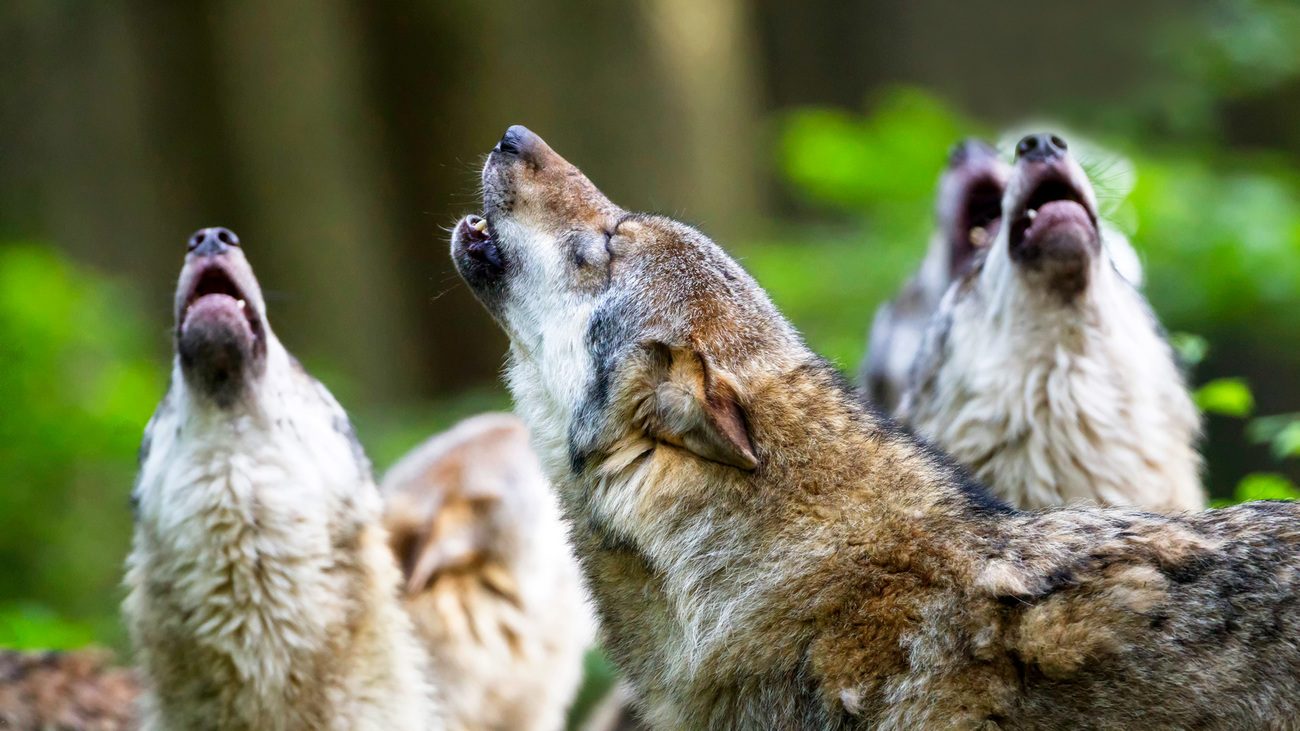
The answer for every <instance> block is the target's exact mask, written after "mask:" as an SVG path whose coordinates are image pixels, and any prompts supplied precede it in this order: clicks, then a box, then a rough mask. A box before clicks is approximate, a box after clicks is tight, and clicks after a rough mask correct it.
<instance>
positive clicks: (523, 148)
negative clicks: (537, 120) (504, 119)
mask: <svg viewBox="0 0 1300 731" xmlns="http://www.w3.org/2000/svg"><path fill="white" fill-rule="evenodd" d="M541 146H542V138H541V137H538V136H537V135H536V134H533V132H532V130H530V129H528V128H527V127H525V126H523V125H522V124H516V125H514V126H512V127H511V128H510V129H508V130H506V133H505V134H504V135H502V136H501V141H500V142H498V143H497V146H496V147H494V148H492V149H493V150H494V151H496V152H500V153H504V154H506V155H515V156H517V157H520V158H522V159H524V160H529V161H533V160H534V158H535V157H536V154H537V151H538V150H539V149H540V148H541Z"/></svg>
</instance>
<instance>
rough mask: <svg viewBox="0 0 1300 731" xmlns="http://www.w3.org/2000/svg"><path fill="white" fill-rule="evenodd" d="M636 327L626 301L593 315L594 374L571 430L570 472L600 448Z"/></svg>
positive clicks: (609, 302) (610, 302)
mask: <svg viewBox="0 0 1300 731" xmlns="http://www.w3.org/2000/svg"><path fill="white" fill-rule="evenodd" d="M635 334H636V326H635V324H634V323H633V312H632V308H631V306H630V303H629V302H628V301H627V300H626V299H621V298H610V299H606V300H605V301H604V302H602V303H601V305H600V306H599V307H597V308H596V311H595V312H594V313H593V314H592V316H591V322H590V323H589V324H588V326H587V334H586V337H585V340H586V346H587V353H588V355H589V356H590V357H591V366H592V375H591V382H590V383H589V384H588V386H587V398H586V399H585V400H584V401H583V402H582V404H581V405H579V406H578V410H577V413H576V414H575V415H574V419H573V423H572V424H571V425H570V427H569V469H571V470H572V471H573V472H574V474H578V473H581V472H582V471H583V470H584V469H586V466H587V459H588V457H589V456H590V454H591V452H592V451H593V450H594V449H595V448H596V446H597V441H598V439H599V436H600V432H601V430H602V428H603V425H604V415H605V409H606V407H608V406H609V392H610V388H611V386H612V384H613V379H614V374H615V372H616V366H617V365H618V361H619V359H620V356H621V355H622V354H623V353H624V352H625V351H626V349H627V347H628V346H629V345H631V344H632V343H633V341H634V338H635Z"/></svg>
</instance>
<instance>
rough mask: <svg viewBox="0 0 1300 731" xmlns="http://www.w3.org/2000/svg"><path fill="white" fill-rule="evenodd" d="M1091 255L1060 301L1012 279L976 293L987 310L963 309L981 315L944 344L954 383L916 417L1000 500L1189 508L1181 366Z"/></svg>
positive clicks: (1125, 288) (1191, 465) (1116, 279)
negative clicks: (1083, 275) (1081, 282)
mask: <svg viewBox="0 0 1300 731" xmlns="http://www.w3.org/2000/svg"><path fill="white" fill-rule="evenodd" d="M1103 265H1104V268H1101V270H1100V271H1098V272H1096V273H1095V274H1096V276H1094V278H1093V282H1092V283H1091V284H1090V286H1089V287H1088V289H1087V290H1085V291H1084V292H1083V293H1082V294H1081V295H1080V296H1079V298H1078V299H1077V300H1076V301H1075V302H1074V303H1072V304H1069V305H1064V304H1061V303H1060V302H1054V301H1052V298H1051V295H1050V293H1044V292H1032V291H1026V290H1027V288H1025V287H1024V286H1023V283H1020V282H1017V285H1018V287H1019V289H1020V293H1019V295H1020V296H1018V297H1015V298H1013V299H1010V300H1004V301H998V300H997V299H996V297H998V296H999V295H1000V294H1002V293H996V292H994V293H989V292H984V293H980V294H983V295H984V296H990V295H991V299H989V300H986V301H985V302H983V303H982V305H983V306H984V307H989V308H991V309H992V310H993V312H994V313H995V314H994V315H992V316H991V317H988V316H985V315H981V314H979V312H978V309H979V308H978V307H977V308H975V310H974V311H973V312H972V313H971V317H972V318H973V319H975V320H978V319H979V318H982V317H988V319H987V320H985V322H984V323H983V324H982V325H981V324H978V323H976V322H968V323H966V326H965V328H964V329H966V330H967V331H968V332H969V333H971V334H973V335H978V337H968V338H961V337H954V339H953V340H952V342H951V347H952V351H951V352H950V353H949V354H948V356H947V361H948V363H947V366H946V367H947V368H950V369H952V371H953V372H954V373H962V374H964V381H965V382H964V383H961V384H950V385H951V386H955V390H953V391H952V392H951V393H948V394H946V395H943V394H941V395H938V396H933V397H932V400H933V401H936V402H938V403H943V404H946V405H947V406H946V409H947V410H946V411H945V410H943V409H938V410H934V409H931V410H929V413H928V414H927V415H926V416H925V417H924V418H922V419H918V420H917V423H916V426H917V428H918V430H919V431H920V432H922V433H923V434H925V435H926V436H927V437H929V438H932V439H934V440H935V441H936V442H937V443H938V444H939V445H940V446H941V447H943V448H944V449H946V450H948V451H949V452H951V453H952V454H953V455H954V456H955V457H957V458H958V459H959V460H961V461H963V462H965V463H967V464H968V465H969V466H970V468H971V469H972V471H973V472H974V473H975V474H976V476H977V477H979V478H980V479H981V480H985V481H987V482H988V483H989V484H991V485H993V486H994V487H995V488H996V489H997V491H998V492H999V493H1000V494H1002V495H1003V496H1004V497H1006V498H1007V499H1009V500H1010V501H1012V502H1013V503H1017V504H1022V505H1032V506H1044V505H1055V504H1062V503H1066V502H1070V501H1072V500H1078V499H1093V500H1095V499H1101V500H1103V501H1105V502H1110V503H1115V504H1120V505H1126V504H1133V503H1134V501H1135V500H1136V501H1137V502H1138V503H1139V504H1143V505H1145V506H1147V507H1164V508H1180V509H1191V508H1195V507H1199V503H1200V497H1199V480H1198V479H1197V477H1196V472H1197V469H1198V467H1197V461H1196V457H1195V454H1194V451H1193V450H1192V449H1191V446H1190V445H1191V443H1192V441H1193V439H1194V435H1195V433H1196V430H1197V426H1196V416H1195V412H1194V409H1193V408H1192V406H1191V402H1190V401H1189V400H1188V398H1187V396H1186V392H1185V390H1184V389H1183V386H1182V376H1181V375H1180V374H1179V373H1178V371H1177V369H1176V367H1175V366H1174V363H1173V358H1172V355H1171V353H1170V352H1169V349H1168V346H1167V345H1166V344H1165V343H1164V341H1163V340H1162V339H1161V338H1160V336H1159V333H1158V332H1157V329H1156V324H1155V321H1154V319H1153V317H1152V315H1151V313H1150V311H1149V310H1148V308H1147V306H1146V303H1145V302H1144V301H1143V299H1142V297H1141V295H1139V294H1138V293H1137V292H1136V291H1135V290H1134V289H1133V288H1132V287H1131V286H1130V285H1128V284H1127V283H1126V282H1125V281H1123V280H1122V278H1121V277H1120V275H1119V274H1118V273H1117V272H1115V271H1114V270H1113V269H1111V268H1110V267H1109V264H1108V262H1103ZM941 380H942V379H941ZM990 414H993V415H997V419H996V420H995V422H989V423H983V421H984V420H985V419H987V418H988V415H990ZM1139 496H1140V497H1139Z"/></svg>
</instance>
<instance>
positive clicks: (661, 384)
mask: <svg viewBox="0 0 1300 731" xmlns="http://www.w3.org/2000/svg"><path fill="white" fill-rule="evenodd" d="M483 191H484V192H483V217H484V218H485V219H486V221H487V225H486V226H485V227H483V229H482V230H479V229H478V228H477V227H476V226H475V225H472V224H471V223H470V221H469V219H464V220H462V222H461V223H460V224H458V225H457V226H456V228H455V229H454V231H453V234H452V237H451V238H452V242H451V253H452V257H453V260H454V261H455V265H456V267H457V269H458V271H459V272H460V273H461V275H462V277H463V278H464V279H465V281H466V282H467V283H468V284H469V286H470V288H471V289H472V290H473V291H474V293H475V294H476V295H477V297H478V298H479V300H480V301H481V302H482V303H483V304H484V305H485V306H486V308H487V309H488V310H489V312H491V313H492V315H493V316H494V318H495V319H496V321H497V322H498V323H499V325H500V326H501V328H502V329H503V330H504V331H505V332H506V333H507V334H508V335H509V338H510V343H511V344H510V360H509V365H508V368H507V376H506V380H507V383H508V385H509V388H510V390H511V392H512V394H513V396H514V399H515V404H516V407H517V413H519V414H520V415H521V418H523V420H524V422H525V423H526V424H527V425H528V426H529V429H530V431H531V433H532V437H533V444H534V447H535V448H536V449H537V451H538V453H539V456H540V457H541V460H542V464H543V466H544V468H545V471H546V473H547V475H548V477H549V478H550V481H551V484H552V486H553V488H554V489H555V490H556V492H557V494H558V495H559V499H560V503H561V507H562V509H563V510H564V512H565V515H566V516H567V517H568V518H569V519H570V520H571V521H572V522H573V526H574V531H573V540H574V545H575V549H576V551H577V553H578V556H579V560H580V562H581V563H582V566H583V570H584V572H585V575H586V577H587V580H588V584H589V587H590V588H591V590H592V593H593V595H594V597H595V600H596V603H597V612H598V616H599V618H600V621H601V624H602V632H603V635H604V638H605V646H606V648H607V649H608V650H609V652H610V654H611V656H612V657H613V658H614V659H615V661H616V663H617V664H618V666H619V668H620V669H621V670H622V672H623V673H624V674H625V676H626V677H627V678H628V679H629V681H630V682H631V684H632V685H633V687H634V691H635V694H636V696H637V698H638V699H639V701H640V706H641V709H642V711H643V715H644V716H645V717H646V719H647V720H648V721H649V722H650V723H651V725H652V726H653V727H655V728H659V729H867V728H873V729H915V728H956V729H997V728H1017V729H1059V728H1098V729H1100V728H1129V727H1138V726H1139V725H1144V726H1146V727H1152V728H1202V729H1232V728H1291V727H1295V726H1296V723H1297V722H1296V721H1295V720H1294V719H1295V718H1297V713H1300V672H1297V670H1298V669H1300V647H1298V646H1297V643H1296V642H1295V641H1294V637H1296V633H1297V630H1300V602H1298V601H1297V600H1298V599H1300V506H1297V505H1295V504H1292V503H1286V502H1261V503H1250V504H1244V505H1240V506H1236V507H1232V508H1225V509H1221V510H1211V511H1207V512H1202V513H1192V514H1184V515H1160V514H1153V513H1147V512H1143V511H1139V510H1134V509H1125V508H1079V507H1071V508H1058V509H1054V510H1047V511H1039V512H1030V511H1020V510H1017V509H1014V508H1012V507H1010V506H1008V505H1007V504H1006V503H1005V502H1003V501H1001V500H999V499H997V498H996V497H995V496H993V495H992V494H990V493H989V492H987V491H986V490H985V489H984V488H983V487H981V486H980V485H978V484H977V483H975V482H973V481H972V480H971V479H969V478H968V477H966V475H965V474H964V473H963V471H962V470H961V469H960V468H959V467H958V466H956V465H955V463H953V462H952V461H951V460H949V459H947V458H945V457H943V456H942V455H941V454H939V453H938V452H936V451H935V450H933V449H932V448H929V447H927V446H926V445H925V444H924V443H923V442H920V441H918V440H917V439H916V438H914V437H913V436H911V435H910V434H908V433H907V432H905V431H903V430H901V429H899V428H897V427H896V426H894V425H893V424H892V423H891V422H890V421H888V420H887V419H884V418H882V417H880V416H878V415H877V413H876V411H875V410H874V409H871V408H869V407H868V406H867V405H865V404H864V403H863V401H862V399H861V397H860V393H859V392H858V391H857V390H856V389H855V388H853V387H852V386H851V385H848V384H847V383H846V381H845V380H844V378H843V377H842V376H840V375H839V374H838V372H837V371H836V370H835V369H834V368H833V367H832V366H830V365H829V364H828V363H827V362H826V361H825V360H824V359H822V358H819V357H818V356H816V355H814V354H813V353H812V352H811V351H810V350H809V349H808V348H807V346H806V345H804V343H803V341H802V339H801V338H800V336H799V334H798V333H797V332H796V331H795V329H794V328H793V327H792V326H791V325H790V324H789V323H788V322H787V321H786V320H785V319H784V318H783V317H782V316H781V315H780V313H779V312H778V311H777V309H776V308H775V307H774V306H773V305H772V303H771V301H770V300H769V299H768V297H767V296H766V294H765V293H764V292H763V290H762V289H761V288H760V287H759V286H758V284H757V283H755V282H754V280H753V279H752V278H750V276H749V275H748V274H746V273H745V271H744V270H743V269H741V267H740V266H739V265H738V264H737V263H736V262H735V261H734V260H732V259H731V258H730V257H729V256H727V254H726V253H724V252H723V250H722V249H721V248H720V247H718V246H717V245H716V244H714V243H713V242H712V241H710V240H709V239H708V238H706V237H705V236H704V235H703V234H701V233H700V232H698V231H696V230H694V229H692V228H690V227H688V226H686V225H684V224H681V223H678V222H675V221H672V220H670V219H668V218H664V217H661V216H655V215H647V214H637V213H631V212H628V211H625V210H623V209H622V208H619V207H618V206H616V205H614V204H613V203H612V202H611V201H610V200H609V199H608V198H606V197H605V196H604V195H603V194H601V193H600V191H599V190H598V189H597V188H596V187H595V186H594V185H593V184H592V183H591V182H590V181H589V180H588V179H587V178H586V177H585V176H583V175H582V173H581V172H580V171H579V170H578V169H577V168H576V167H574V166H573V165H572V164H570V163H569V162H567V161H566V160H564V159H563V158H562V157H560V156H559V155H558V154H556V153H555V152H554V151H553V150H551V149H550V148H549V147H548V146H547V145H546V144H545V142H543V141H542V140H541V138H539V137H538V136H537V135H535V134H533V133H531V132H529V131H528V130H527V129H525V128H522V127H517V126H516V127H512V128H511V129H510V130H509V131H507V133H506V135H505V136H504V137H503V138H502V139H501V141H500V142H499V143H498V144H497V146H496V147H495V148H494V149H493V151H492V152H491V153H490V154H489V156H488V158H487V162H486V164H485V166H484V169H483ZM1042 215H1044V213H1041V212H1040V216H1042ZM1018 218H1019V217H1018V216H1016V217H1014V218H1010V219H1009V220H1012V221H1015V220H1018Z"/></svg>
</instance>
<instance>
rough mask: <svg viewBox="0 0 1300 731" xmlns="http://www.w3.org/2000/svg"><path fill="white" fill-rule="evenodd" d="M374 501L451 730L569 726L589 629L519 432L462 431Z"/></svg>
mask: <svg viewBox="0 0 1300 731" xmlns="http://www.w3.org/2000/svg"><path fill="white" fill-rule="evenodd" d="M381 492H382V493H383V495H384V496H385V498H386V510H385V522H386V524H387V527H388V529H389V535H390V542H391V545H392V547H393V552H394V554H395V555H396V556H397V557H398V560H399V561H400V562H401V564H402V568H403V573H404V574H405V577H406V589H405V593H404V597H405V603H406V607H407V609H408V610H409V611H410V614H411V616H412V618H413V620H414V621H415V627H416V630H417V632H418V634H419V635H420V637H421V638H422V639H423V640H424V643H425V647H426V648H427V649H428V651H429V654H430V656H431V658H432V660H433V668H434V673H435V677H437V678H438V680H439V683H438V684H439V687H440V688H441V689H442V690H443V695H444V697H445V699H446V705H447V710H448V715H449V719H450V720H449V726H448V727H449V728H452V729H463V730H464V731H491V730H492V729H518V730H519V731H558V730H559V729H561V728H563V727H564V720H565V715H566V711H567V710H568V708H569V705H570V704H571V703H572V701H573V697H574V694H575V693H576V692H577V690H578V684H579V682H580V680H581V678H582V661H583V657H584V654H585V652H586V650H587V648H588V647H590V646H591V643H592V640H593V636H594V632H595V620H594V618H593V617H592V616H591V610H590V608H589V605H588V599H587V594H586V591H585V590H584V588H583V586H582V579H581V576H580V574H579V571H578V565H577V562H576V560H575V559H574V557H573V554H572V552H571V550H570V549H569V546H568V543H567V538H568V527H567V526H566V525H565V524H564V523H563V522H562V521H561V520H560V515H559V511H558V510H557V509H556V507H555V502H554V497H553V496H552V495H551V494H550V490H549V488H548V485H547V482H546V478H545V477H544V476H543V475H542V469H541V465H540V464H538V462H537V457H536V456H535V455H534V454H533V451H532V449H530V448H529V446H528V431H527V430H526V429H525V428H524V426H523V424H522V423H520V421H519V420H518V419H516V418H515V417H513V416H508V415H505V414H485V415H482V416H476V417H474V418H471V419H467V420H465V421H463V422H461V423H460V424H458V425H456V426H455V427H453V428H452V429H451V430H450V431H448V432H445V433H443V434H440V435H438V436H435V437H433V438H432V439H430V440H429V441H427V442H425V443H424V444H422V445H421V446H419V447H417V448H415V449H414V450H413V451H412V452H411V453H410V454H408V455H407V456H406V457H404V458H402V460H401V461H400V462H398V463H397V464H396V465H395V466H394V467H393V468H392V469H391V470H389V472H388V474H387V475H385V477H384V480H383V482H382V484H381Z"/></svg>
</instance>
